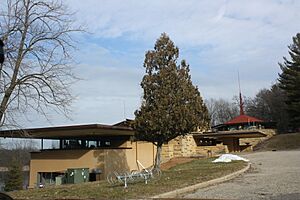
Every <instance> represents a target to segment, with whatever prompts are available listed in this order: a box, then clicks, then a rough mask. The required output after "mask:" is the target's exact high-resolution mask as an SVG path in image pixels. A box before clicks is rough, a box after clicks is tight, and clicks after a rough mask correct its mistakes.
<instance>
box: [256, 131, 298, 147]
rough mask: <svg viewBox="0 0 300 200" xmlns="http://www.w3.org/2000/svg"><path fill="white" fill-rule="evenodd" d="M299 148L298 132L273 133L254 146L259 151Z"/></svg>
mask: <svg viewBox="0 0 300 200" xmlns="http://www.w3.org/2000/svg"><path fill="white" fill-rule="evenodd" d="M293 149H300V133H286V134H279V135H275V136H274V137H272V138H270V139H269V140H267V141H265V142H263V143H262V144H260V145H259V146H257V147H256V148H255V150H259V151H271V150H293Z"/></svg>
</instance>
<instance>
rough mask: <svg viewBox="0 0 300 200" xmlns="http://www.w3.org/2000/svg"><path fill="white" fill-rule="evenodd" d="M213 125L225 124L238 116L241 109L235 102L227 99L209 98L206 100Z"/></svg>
mask: <svg viewBox="0 0 300 200" xmlns="http://www.w3.org/2000/svg"><path fill="white" fill-rule="evenodd" d="M205 104H206V107H207V109H208V113H209V117H210V120H211V125H212V126H215V125H218V124H223V123H225V122H227V121H229V120H231V119H232V118H234V117H236V116H238V113H239V109H238V106H237V105H236V104H235V103H231V102H229V101H227V100H225V99H209V100H206V101H205Z"/></svg>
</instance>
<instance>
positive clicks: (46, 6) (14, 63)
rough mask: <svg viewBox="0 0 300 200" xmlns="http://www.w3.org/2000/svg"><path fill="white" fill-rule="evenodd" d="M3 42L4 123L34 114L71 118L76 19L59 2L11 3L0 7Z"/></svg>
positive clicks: (0, 93) (0, 105) (0, 98)
mask: <svg viewBox="0 0 300 200" xmlns="http://www.w3.org/2000/svg"><path fill="white" fill-rule="evenodd" d="M0 9H1V10H0V38H1V39H2V40H3V42H4V44H5V56H6V60H5V62H4V64H3V65H2V66H1V68H0V122H1V126H3V125H7V124H9V123H11V121H12V120H13V119H14V113H20V112H24V111H26V110H28V109H33V110H35V111H37V112H38V113H40V114H43V115H44V116H46V112H45V111H46V110H47V109H48V108H52V109H54V110H58V111H61V112H62V113H64V114H67V113H68V111H69V110H68V106H69V105H70V102H71V101H72V99H73V97H72V95H71V93H70V84H72V83H73V82H74V80H76V77H75V76H74V74H73V73H72V70H71V65H70V64H71V62H72V57H71V55H70V53H71V52H72V50H74V48H75V46H74V45H75V41H74V40H73V39H72V34H73V32H78V31H79V32H81V31H82V29H81V28H80V27H78V28H75V27H74V26H73V25H74V20H73V18H72V16H73V14H72V13H70V12H69V11H68V9H67V8H66V7H65V6H64V5H63V4H62V2H61V1H59V0H58V1H57V0H7V1H6V2H4V1H1V3H0Z"/></svg>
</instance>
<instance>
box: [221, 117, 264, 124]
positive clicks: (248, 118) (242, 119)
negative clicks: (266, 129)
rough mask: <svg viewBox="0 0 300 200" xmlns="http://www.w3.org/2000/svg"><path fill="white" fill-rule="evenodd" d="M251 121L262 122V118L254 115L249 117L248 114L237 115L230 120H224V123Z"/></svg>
mask: <svg viewBox="0 0 300 200" xmlns="http://www.w3.org/2000/svg"><path fill="white" fill-rule="evenodd" d="M251 122H263V120H260V119H257V118H255V117H250V116H248V115H239V116H237V117H235V118H233V119H232V120H230V121H228V122H226V123H225V124H228V125H230V124H245V123H251Z"/></svg>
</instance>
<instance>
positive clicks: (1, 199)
mask: <svg viewBox="0 0 300 200" xmlns="http://www.w3.org/2000/svg"><path fill="white" fill-rule="evenodd" d="M0 200H13V198H11V197H10V196H8V195H7V194H4V193H1V192H0Z"/></svg>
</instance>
